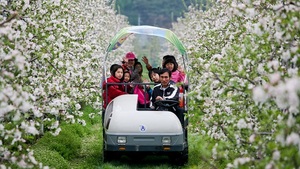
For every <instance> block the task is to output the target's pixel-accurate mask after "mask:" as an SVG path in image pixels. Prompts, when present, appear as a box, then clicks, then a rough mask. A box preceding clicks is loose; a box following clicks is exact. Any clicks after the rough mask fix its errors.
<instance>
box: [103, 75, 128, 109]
mask: <svg viewBox="0 0 300 169" xmlns="http://www.w3.org/2000/svg"><path fill="white" fill-rule="evenodd" d="M107 83H121V81H120V80H119V79H117V78H115V77H113V76H110V77H109V78H107ZM102 89H103V93H102V97H103V101H104V103H103V108H106V106H107V105H108V103H109V102H110V101H112V100H113V99H114V98H116V97H117V96H120V95H123V94H127V93H126V92H125V88H124V85H121V84H108V85H107V86H106V82H103V85H102ZM106 96H107V98H106Z"/></svg>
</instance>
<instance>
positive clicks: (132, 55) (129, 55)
mask: <svg viewBox="0 0 300 169" xmlns="http://www.w3.org/2000/svg"><path fill="white" fill-rule="evenodd" d="M125 57H126V58H127V59H135V55H134V53H132V52H128V53H127V54H126V56H125Z"/></svg>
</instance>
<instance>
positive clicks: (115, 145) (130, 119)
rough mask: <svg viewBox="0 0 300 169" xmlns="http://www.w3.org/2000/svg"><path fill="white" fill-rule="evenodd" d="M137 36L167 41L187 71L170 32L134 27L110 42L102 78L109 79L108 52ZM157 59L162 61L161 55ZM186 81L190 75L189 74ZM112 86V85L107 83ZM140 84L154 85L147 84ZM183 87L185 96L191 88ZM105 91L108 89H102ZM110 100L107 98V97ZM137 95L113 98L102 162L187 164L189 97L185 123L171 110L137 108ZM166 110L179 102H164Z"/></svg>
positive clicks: (182, 50) (108, 110)
mask: <svg viewBox="0 0 300 169" xmlns="http://www.w3.org/2000/svg"><path fill="white" fill-rule="evenodd" d="M134 34H139V35H147V36H156V37H161V38H164V39H166V40H167V41H168V42H169V43H171V44H172V45H173V46H175V48H176V49H178V51H179V53H180V54H181V57H180V58H181V59H182V61H181V64H182V67H183V68H184V69H185V71H186V72H187V69H188V65H187V64H188V61H187V54H186V51H185V48H184V46H183V45H182V43H181V42H180V40H179V39H178V38H177V37H176V35H175V34H174V33H173V32H172V31H170V30H168V29H163V28H158V27H153V26H131V27H125V28H123V29H121V30H120V31H119V32H118V33H117V34H116V35H115V37H113V39H112V40H111V41H110V44H109V46H108V48H107V50H106V56H105V58H104V66H103V67H104V68H103V76H104V78H103V79H104V80H106V79H107V77H106V72H107V65H108V64H107V63H108V62H107V60H108V59H109V53H110V52H112V51H114V50H116V49H118V48H119V47H120V46H121V45H122V44H123V42H124V41H125V40H126V39H127V38H128V37H129V36H132V35H134ZM158 59H160V60H161V59H162V56H161V57H160V58H158ZM186 78H187V74H186ZM107 85H109V83H107ZM141 85H153V86H154V83H147V84H141ZM186 86H187V84H186V85H185V87H184V96H186V95H187V91H188V88H187V87H186ZM102 90H105V89H102ZM106 98H107V97H106ZM137 102H138V95H136V94H125V95H121V96H118V97H116V98H115V99H113V100H112V101H111V102H110V103H109V104H108V105H107V107H106V109H105V110H103V113H104V115H103V117H102V118H103V119H102V120H103V122H102V124H103V160H104V162H107V161H110V160H113V159H117V158H119V157H121V156H122V155H128V156H130V155H134V156H135V157H137V156H144V155H165V156H168V157H169V159H170V161H171V162H172V163H173V164H176V165H184V164H186V163H187V162H188V131H187V125H188V119H187V117H188V116H187V113H188V112H187V109H188V108H187V106H188V105H187V103H188V100H187V98H185V99H184V107H183V113H184V122H183V124H182V122H180V120H179V118H178V117H177V116H176V115H175V114H174V113H173V112H171V111H168V110H167V109H166V110H162V111H157V110H154V109H151V108H143V109H140V108H137ZM160 104H161V105H162V106H164V107H167V108H168V107H172V106H174V105H178V102H176V101H161V102H160Z"/></svg>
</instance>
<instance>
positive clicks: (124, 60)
mask: <svg viewBox="0 0 300 169" xmlns="http://www.w3.org/2000/svg"><path fill="white" fill-rule="evenodd" d="M122 64H123V65H125V66H127V64H128V59H127V58H126V57H123V60H122Z"/></svg>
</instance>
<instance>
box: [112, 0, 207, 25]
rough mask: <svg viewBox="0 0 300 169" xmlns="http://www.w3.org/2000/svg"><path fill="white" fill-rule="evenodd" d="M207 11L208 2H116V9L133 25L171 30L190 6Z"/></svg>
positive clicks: (130, 0)
mask: <svg viewBox="0 0 300 169" xmlns="http://www.w3.org/2000/svg"><path fill="white" fill-rule="evenodd" d="M190 5H198V8H200V7H201V8H202V9H205V6H206V0H172V1H170V0H155V1H149V0H126V1H124V0H116V1H115V9H116V10H117V11H118V13H119V14H122V15H125V16H127V17H128V20H129V23H130V24H131V25H152V26H159V27H163V28H171V27H172V22H174V21H176V20H177V18H178V17H182V16H183V13H184V12H186V11H187V9H188V6H190Z"/></svg>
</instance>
